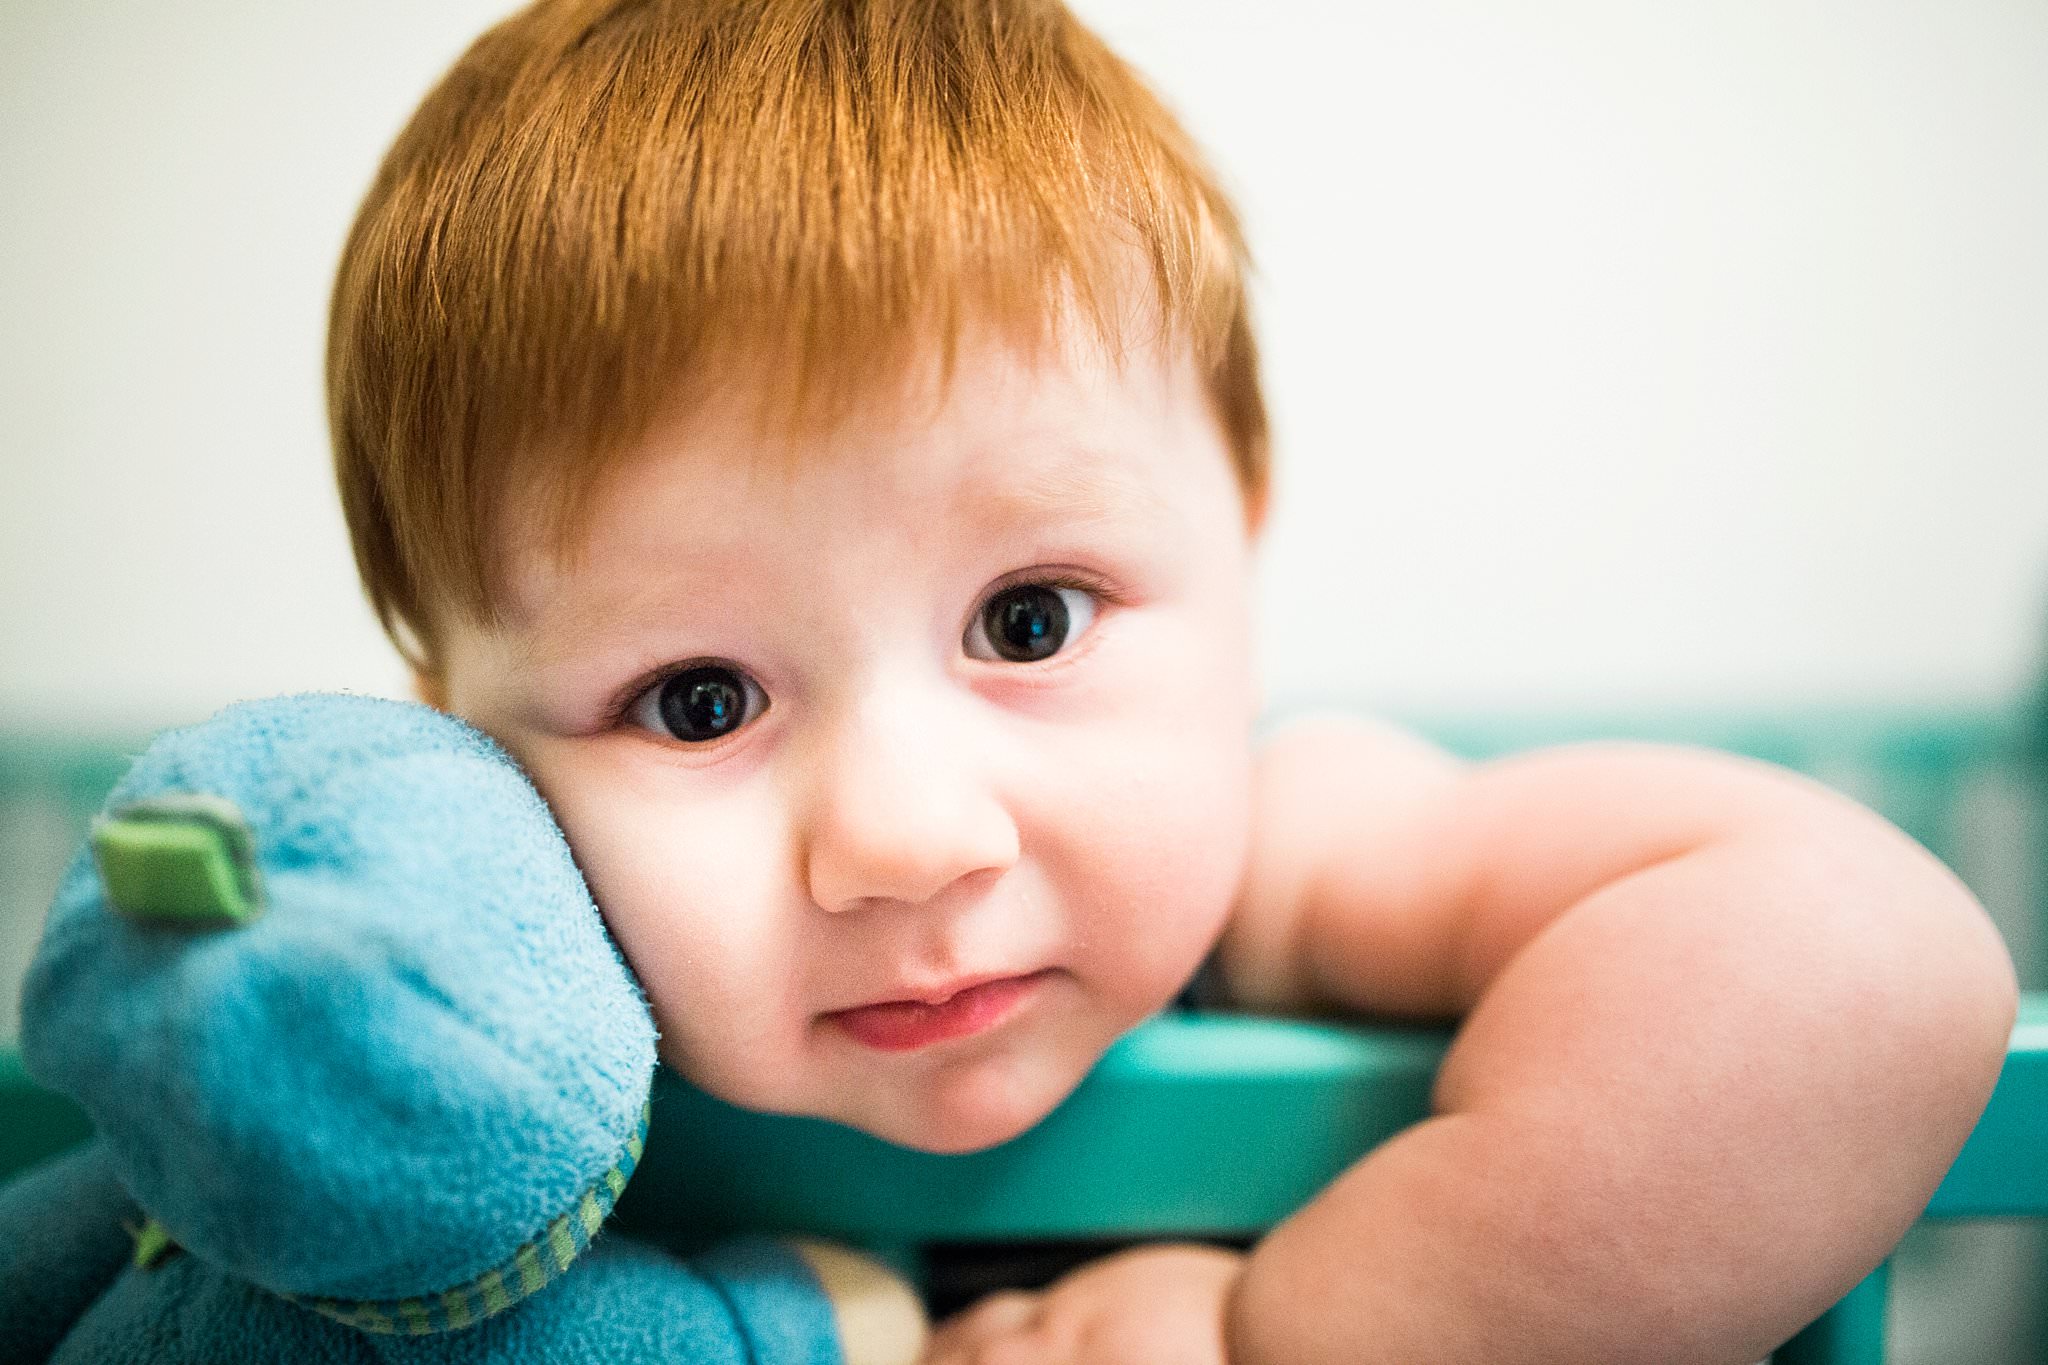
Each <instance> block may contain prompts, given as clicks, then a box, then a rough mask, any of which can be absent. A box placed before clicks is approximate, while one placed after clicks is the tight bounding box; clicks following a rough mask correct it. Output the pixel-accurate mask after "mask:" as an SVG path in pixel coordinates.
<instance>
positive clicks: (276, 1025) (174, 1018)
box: [22, 696, 654, 1330]
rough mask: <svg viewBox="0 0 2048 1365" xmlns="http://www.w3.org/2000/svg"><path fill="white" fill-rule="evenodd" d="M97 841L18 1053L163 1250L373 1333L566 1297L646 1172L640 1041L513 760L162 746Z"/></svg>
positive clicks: (322, 733)
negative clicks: (98, 1147) (570, 1270)
mask: <svg viewBox="0 0 2048 1365" xmlns="http://www.w3.org/2000/svg"><path fill="white" fill-rule="evenodd" d="M108 811H109V815H108V818H107V819H105V820H104V821H102V822H101V824H100V825H99V826H98V827H97V829H96V835H95V838H94V841H93V845H92V847H90V848H88V849H86V850H83V851H81V853H80V854H79V857H78V858H77V860H76V861H75V862H74V863H73V864H72V866H71V869H70V871H69V872H68V873H67V875H66V877H65V880H64V883H63V886H62V889H61V890H60V892H59V894H58V898H57V901H56V904H55V905H54V906H53V907H52V909H51V912H50V918H49V921H48V925H47V927H46V929H45V931H44V936H43V942H42V945H41V947H40V949H39V951H38V953H37V956H36V959H35V962H34V964H33V965H32V967H31V969H30V972H29V976H28V980H27V982H26V985H25V989H24V995H23V1031H22V1053H23V1058H24V1060H25V1062H26V1063H27V1065H28V1067H29V1070H30V1071H31V1073H32V1074H33V1075H34V1076H35V1077H36V1078H37V1079H38V1080H40V1081H42V1082H43V1083H44V1084H46V1085H49V1086H52V1087H53V1088H55V1089H58V1090H61V1091H64V1092H65V1093H67V1094H69V1095H71V1096H72V1097H73V1098H75V1099H76V1100H78V1102H79V1103H80V1104H81V1105H83V1106H84V1108H85V1109H86V1111H87V1112H88V1113H89V1114H90V1115H91V1116H92V1119H93V1121H94V1123H95V1124H96V1125H97V1126H98V1128H99V1130H100V1132H101V1134H102V1135H103V1137H104V1138H105V1139H106V1142H107V1144H108V1147H109V1149H110V1151H111V1153H112V1155H113V1161H114V1164H115V1168H116V1170H117V1172H118V1174H119V1176H120V1178H121V1179H122V1181H123V1182H124V1183H125V1184H126V1185H127V1186H128V1188H129V1190H130V1192H131V1193H132V1194H133V1195H134V1196H135V1198H136V1200H137V1202H138V1203H140V1204H141V1205H142V1206H143V1208H144V1209H145V1210H147V1211H148V1213H149V1214H150V1215H151V1217H153V1218H155V1219H156V1220H158V1221H159V1222H161V1223H162V1224H163V1225H164V1226H165V1228H166V1229H167V1230H168V1231H169V1233H170V1235H171V1237H172V1238H173V1240H175V1241H176V1242H177V1243H178V1244H179V1245H180V1246H182V1247H184V1248H185V1249H187V1250H188V1251H189V1252H191V1253H193V1254H196V1255H199V1256H202V1257H204V1258H205V1259H207V1260H209V1261H211V1262H213V1263H215V1264H217V1265H220V1266H221V1267H223V1268H224V1269H227V1270H229V1271H230V1272H231V1273H234V1274H236V1275H239V1276H242V1277H244V1278H247V1279H250V1280H253V1281H255V1282H256V1283H257V1284H260V1285H262V1286H264V1287H266V1288H269V1289H272V1290H275V1291H278V1292H280V1293H287V1294H291V1295H295V1296H304V1297H307V1298H309V1299H313V1298H317V1299H322V1300H339V1301H348V1302H350V1303H355V1304H364V1303H367V1304H368V1307H367V1308H363V1309H361V1310H360V1311H361V1312H362V1313H365V1314H367V1315H368V1316H365V1317H363V1318H362V1319H361V1320H362V1321H363V1322H364V1323H365V1325H370V1326H376V1325H378V1324H377V1322H376V1321H375V1319H376V1317H378V1316H380V1315H381V1316H383V1317H386V1318H391V1317H394V1316H397V1315H404V1316H406V1317H407V1318H408V1319H410V1318H411V1317H413V1316H415V1315H423V1316H429V1317H432V1318H433V1319H434V1322H435V1324H436V1325H440V1324H445V1323H447V1322H449V1321H453V1320H457V1319H463V1318H473V1317H476V1316H481V1315H483V1314H484V1313H485V1312H488V1311H490V1310H491V1309H493V1308H495V1307H497V1306H501V1305H502V1303H504V1302H509V1301H512V1300H515V1299H517V1298H518V1297H520V1296H521V1295H522V1294H524V1293H527V1292H531V1290H532V1289H533V1288H536V1287H538V1285H540V1284H543V1283H545V1282H546V1281H547V1280H548V1279H551V1278H552V1277H553V1276H554V1275H555V1274H556V1273H559V1270H560V1269H561V1268H563V1267H564V1266H566V1265H567V1263H568V1260H569V1259H570V1258H572V1257H573V1256H574V1255H575V1254H576V1253H577V1252H578V1251H580V1250H581V1248H582V1247H583V1246H584V1244H585V1243H587V1242H588V1240H589V1237H590V1234H591V1233H592V1232H594V1231H595V1230H596V1227H597V1224H598V1223H599V1222H601V1221H602V1219H603V1216H604V1214H605V1212H607V1211H608V1210H609V1209H610V1207H611V1204H612V1201H613V1200H614V1199H615V1198H616V1197H617V1194H618V1191H619V1189H620V1188H622V1187H623V1184H624V1177H625V1175H626V1174H628V1173H630V1171H631V1168H632V1165H633V1163H634V1162H635V1161H636V1160H637V1159H638V1156H639V1150H640V1142H641V1136H642V1134H643V1132H644V1122H645V1104H646V1099H647V1093H648V1087H649V1084H650V1081H651V1079H652V1076H653V1070H654V1029H653V1023H652V1020H651V1018H650V1017H649V1014H648V1010H647V1006H646V1002H645V1000H644V999H643V997H642V996H641V994H640V991H639V988H638V986H637V985H636V984H635V983H634V981H633V979H632V977H631V975H630V974H629V973H628V971H627V969H626V966H625V964H624V962H623V961H622V960H621V959H620V957H619V955H618V952H617V950H616V949H615V948H614V947H613V946H612V943H611V941H610V940H609V938H608V937H607V936H606V935H605V932H604V928H603V924H602V922H601V921H600V919H599V918H598V914H597V909H596V907H595V906H594V905H593V904H592V903H591V900H590V896H589V893H588V891H587V890H586V889H585V887H584V884H583V880H582V878H581V876H580V875H579V874H578V872H577V870H576V867H575V865H574V863H573V862H572V860H571V858H570V856H569V850H568V847H567V845H566V844H565V843H564V841H563V839H562V836H561V833H560V831H559V830H558V829H557V827H556V825H555V823H554V821H553V818H552V817H551V816H550V814H549V813H548V810H547V807H546V805H545V804H544V803H543V802H542V801H541V799H540V797H539V795H538V794H537V793H536V792H535V791H534V790H533V788H532V786H531V785H530V784H529V783H528V782H527V781H526V779H525V777H524V776H523V775H522V774H521V773H520V771H519V769H518V767H517V766H516V765H515V764H514V763H513V762H512V761H511V760H510V759H509V758H508V757H507V756H506V755H505V753H504V752H503V751H502V750H501V749H499V748H498V747H497V745H495V744H493V743H492V742H491V741H490V740H489V739H487V738H485V737H484V736H483V735H481V734H479V733H478V732H476V731H475V730H472V729H471V728H469V727H468V726H466V725H463V724H462V723H460V722H459V721H455V720H452V719H450V718H448V717H446V716H444V715H441V714H440V713H438V712H436V711H433V710H431V709H429V708H427V707H425V706H420V705H416V704H412V703H399V702H386V701H378V700H373V699H369V698H361V697H342V696H304V697H287V698H281V699H277V700H274V701H268V702H258V703H249V704H246V705H242V706H236V707H231V708H229V709H228V710H226V711H223V712H222V713H220V714H219V715H218V716H216V717H214V718H213V719H212V720H210V721H208V722H206V723H205V724H203V725H199V726H194V727H192V728H190V729H186V730H180V731H174V732H172V733H169V734H167V735H164V736H162V737H161V738H160V739H158V741H157V742H156V743H155V744H153V745H152V746H151V747H150V749H149V751H148V752H147V753H145V754H144V755H143V756H142V758H141V759H140V760H139V761H138V762H137V763H136V765H135V767H134V768H133V769H132V770H131V771H130V773H129V774H128V776H127V777H126V778H124V779H123V780H122V782H121V783H120V785H119V786H118V787H116V788H115V790H114V792H113V794H112V796H110V797H109V798H108ZM405 1300H419V1301H420V1302H418V1303H404V1302H400V1301H405ZM316 1306H323V1307H325V1308H326V1309H327V1310H329V1311H333V1312H337V1313H347V1312H351V1311H357V1310H351V1309H348V1308H346V1307H343V1306H342V1305H340V1304H334V1303H329V1304H324V1305H317V1304H316ZM389 1325H390V1326H392V1327H396V1328H398V1329H400V1330H403V1329H404V1328H405V1327H406V1326H408V1325H411V1326H417V1325H418V1324H417V1323H413V1322H410V1321H407V1322H396V1321H394V1322H392V1323H390V1324H389Z"/></svg>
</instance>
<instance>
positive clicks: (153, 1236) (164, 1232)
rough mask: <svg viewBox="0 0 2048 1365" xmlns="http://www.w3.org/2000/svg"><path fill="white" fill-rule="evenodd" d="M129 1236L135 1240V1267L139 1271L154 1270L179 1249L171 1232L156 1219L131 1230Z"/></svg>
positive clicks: (146, 1221) (151, 1219)
mask: <svg viewBox="0 0 2048 1365" xmlns="http://www.w3.org/2000/svg"><path fill="white" fill-rule="evenodd" d="M128 1235H129V1236H130V1237H132V1238H134V1239H135V1256H134V1265H135V1267H136V1269H138V1270H151V1269H154V1268H155V1267H156V1264H157V1262H159V1261H161V1260H163V1258H164V1257H166V1256H168V1255H170V1254H171V1253H172V1252H173V1251H176V1250H177V1249H178V1244H177V1243H176V1242H173V1241H172V1240H171V1234H170V1231H169V1230H168V1229H167V1228H165V1227H164V1225H163V1224H162V1223H159V1222H157V1221H156V1219H154V1218H150V1219H147V1220H145V1221H144V1222H143V1224H142V1226H141V1227H139V1228H136V1227H131V1228H129V1229H128Z"/></svg>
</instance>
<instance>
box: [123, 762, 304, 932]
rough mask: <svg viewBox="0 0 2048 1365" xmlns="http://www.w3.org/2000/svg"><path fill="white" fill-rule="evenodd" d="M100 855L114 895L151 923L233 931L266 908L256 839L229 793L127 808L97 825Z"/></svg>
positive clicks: (125, 911)
mask: <svg viewBox="0 0 2048 1365" xmlns="http://www.w3.org/2000/svg"><path fill="white" fill-rule="evenodd" d="M92 852H93V860H94V862H96V863H97V864H98V866H99V873H100V881H101V883H102V884H103V885H104V886H105V887H106V890H107V900H108V901H109V902H110V903H111V904H112V905H113V906H114V908H115V909H116V910H119V911H120V912H121V913H122V914H124V915H127V916H128V917H129V918H130V919H133V920H137V921H140V922H142V923H144V924H149V925H154V926H159V927H164V928H173V929H225V928H230V927H233V926H236V925H242V924H247V923H248V922H249V921H251V920H253V919H255V918H256V917H257V916H258V915H260V914H262V913H263V886H262V882H261V879H260V878H259V877H258V876H257V872H256V843H255V839H254V838H253V837H252V836H251V835H250V833H249V825H248V822H247V821H246V820H244V819H243V818H242V812H241V810H240V809H239V808H237V807H236V805H235V803H234V802H232V801H230V800H228V799H227V798H226V797H221V796H211V795H203V794H191V795H177V796H160V797H154V798H152V799H150V800H147V801H138V802H135V803H134V804H133V805H128V806H123V807H121V808H120V809H119V810H116V811H114V812H113V813H111V814H110V815H108V816H106V817H105V818H103V819H101V820H100V821H99V822H98V823H96V824H95V825H94V826H93V831H92Z"/></svg>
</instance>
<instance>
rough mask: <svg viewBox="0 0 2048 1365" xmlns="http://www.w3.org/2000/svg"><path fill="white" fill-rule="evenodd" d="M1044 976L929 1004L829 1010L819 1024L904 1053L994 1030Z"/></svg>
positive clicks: (997, 983) (1007, 979) (1008, 979)
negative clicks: (828, 1023)
mask: <svg viewBox="0 0 2048 1365" xmlns="http://www.w3.org/2000/svg"><path fill="white" fill-rule="evenodd" d="M1048 975H1049V972H1047V971H1038V972H1030V973H1027V974H1025V975H1022V976H1004V977H998V978H996V979H994V980H992V981H982V982H978V983H976V984H974V985H971V986H966V987H963V988H961V989H959V990H956V991H954V992H952V993H951V994H950V995H947V996H945V997H944V998H942V999H940V1000H938V1001H935V1002H930V1003H927V1002H925V1001H921V1000H887V1001H882V1002H880V1003H877V1004H873V1005H861V1006H857V1007H856V1008H853V1009H848V1010H834V1011H833V1012H832V1013H830V1014H827V1015H826V1016H825V1018H826V1019H827V1020H829V1021H830V1022H832V1023H834V1024H837V1025H838V1026H839V1027H840V1028H841V1029H842V1030H844V1031H845V1032H846V1033H847V1035H848V1036H850V1037H851V1038H852V1039H853V1040H854V1041H855V1042H857V1043H861V1044H864V1045H866V1046H868V1047H871V1048H874V1049H876V1050H877V1051H880V1052H908V1051H911V1050H913V1049H916V1048H921V1047H928V1046H930V1045H931V1044H933V1043H942V1042H948V1041H951V1040H952V1039H955V1038H966V1037H971V1036H973V1035H974V1034H977V1033H984V1032H986V1031H988V1030H989V1029H992V1028H994V1027H995V1026H996V1025H998V1024H1000V1023H1002V1022H1003V1021H1004V1020H1005V1019H1007V1018H1008V1017H1009V1016H1010V1015H1011V1014H1013V1013H1014V1012H1015V1011H1016V1010H1017V1009H1019V1008H1021V1007H1022V1006H1023V1005H1024V1004H1025V1003H1026V1002H1027V1001H1028V1000H1029V999H1030V998H1031V997H1032V996H1033V995H1035V994H1037V992H1038V989H1039V987H1040V986H1041V985H1042V984H1043V983H1044V980H1045V978H1046V977H1047V976H1048Z"/></svg>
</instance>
